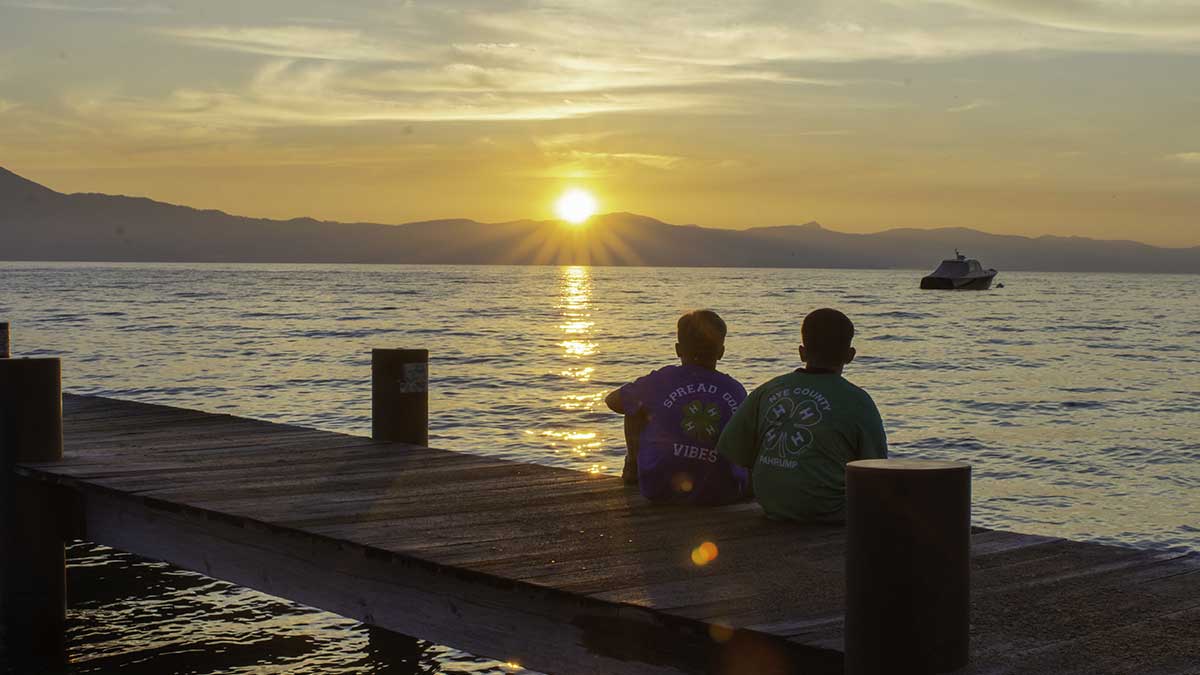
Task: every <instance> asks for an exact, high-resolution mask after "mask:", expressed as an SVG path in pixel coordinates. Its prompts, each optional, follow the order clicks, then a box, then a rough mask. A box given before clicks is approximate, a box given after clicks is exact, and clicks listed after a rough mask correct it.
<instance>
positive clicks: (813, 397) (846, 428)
mask: <svg viewBox="0 0 1200 675" xmlns="http://www.w3.org/2000/svg"><path fill="white" fill-rule="evenodd" d="M718 449H719V451H720V453H721V454H722V455H723V456H725V457H728V458H729V459H730V460H732V461H733V462H734V463H735V464H739V465H741V466H749V467H753V480H754V492H755V496H756V497H757V498H758V501H759V503H760V504H762V507H763V510H764V511H766V512H767V514H768V515H770V516H773V517H777V518H787V519H791V520H816V519H822V518H830V517H832V518H836V517H837V516H838V514H840V513H841V512H842V511H843V509H844V505H845V499H846V481H845V471H846V468H845V467H846V463H847V462H851V461H854V460H857V459H876V458H878V459H882V458H885V457H887V439H886V437H885V435H884V430H883V421H882V419H880V416H879V410H878V409H877V408H876V407H875V402H874V401H873V400H872V399H871V397H870V396H869V395H868V394H867V393H866V392H865V391H863V390H862V389H860V388H859V387H857V386H855V385H854V384H851V383H850V382H849V381H848V380H846V379H845V378H844V377H842V376H841V375H840V374H838V373H836V372H832V371H829V370H821V369H813V370H808V369H803V368H802V369H799V370H796V371H794V372H791V373H788V374H786V375H781V376H779V377H776V378H775V379H773V380H771V381H769V382H767V383H766V384H764V385H762V386H760V387H758V388H757V389H755V390H754V391H753V392H752V393H751V394H750V396H749V397H748V398H747V399H746V402H745V403H744V404H743V405H742V407H741V409H740V411H739V412H738V414H737V415H735V416H734V418H733V419H732V420H731V421H730V423H729V424H728V425H727V426H726V427H725V431H724V432H723V433H722V435H721V440H720V444H719V446H718Z"/></svg>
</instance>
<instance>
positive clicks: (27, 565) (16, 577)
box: [0, 359, 66, 664]
mask: <svg viewBox="0 0 1200 675" xmlns="http://www.w3.org/2000/svg"><path fill="white" fill-rule="evenodd" d="M62 449H63V443H62V384H61V366H60V364H59V360H58V359H3V360H0V488H2V489H0V550H2V551H3V555H0V606H2V607H3V614H2V616H3V623H4V626H5V636H4V638H5V643H6V644H5V648H6V649H5V651H6V652H7V655H8V658H9V659H10V660H11V661H14V662H32V663H42V664H55V663H59V662H61V661H62V660H63V658H64V656H65V651H64V637H65V632H64V629H65V624H66V580H65V573H66V558H65V551H64V547H63V540H62V535H61V532H60V529H59V518H58V509H59V507H60V506H61V505H59V504H54V503H53V500H52V498H51V496H50V495H51V492H50V491H49V490H47V489H46V486H44V485H40V484H38V483H36V482H34V481H33V480H31V479H28V478H21V477H18V476H17V475H16V474H15V473H14V471H13V466H14V465H15V464H17V463H25V462H53V461H57V460H59V459H62Z"/></svg>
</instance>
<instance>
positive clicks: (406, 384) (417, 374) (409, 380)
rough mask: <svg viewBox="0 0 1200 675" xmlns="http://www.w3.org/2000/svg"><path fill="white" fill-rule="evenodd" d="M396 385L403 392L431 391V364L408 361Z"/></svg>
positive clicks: (418, 392)
mask: <svg viewBox="0 0 1200 675" xmlns="http://www.w3.org/2000/svg"><path fill="white" fill-rule="evenodd" d="M396 385H397V387H398V388H399V390H400V393H402V394H420V393H422V392H426V391H429V364H428V363H406V364H404V367H403V369H402V370H401V371H400V378H399V379H397V380H396Z"/></svg>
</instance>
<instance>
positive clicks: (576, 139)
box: [0, 0, 1200, 245]
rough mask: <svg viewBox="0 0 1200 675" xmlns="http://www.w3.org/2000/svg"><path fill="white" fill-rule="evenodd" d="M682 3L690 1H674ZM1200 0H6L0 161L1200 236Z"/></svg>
mask: <svg viewBox="0 0 1200 675" xmlns="http://www.w3.org/2000/svg"><path fill="white" fill-rule="evenodd" d="M685 5H686V6H685ZM1198 57H1200V2H1195V1H1194V0H1142V1H1139V2H1129V1H1127V0H1077V1H1074V2H1035V1H1032V0H936V1H933V0H931V1H921V0H873V1H867V0H826V1H822V2H783V1H782V0H756V1H749V2H744V3H741V2H739V3H730V2H707V1H706V2H690V3H676V2H656V1H649V2H632V1H614V2H586V1H584V0H555V1H549V0H531V1H530V2H522V3H494V2H484V1H483V0H476V1H460V0H442V1H439V2H421V1H420V0H413V1H411V2H403V3H398V2H385V1H384V0H378V1H375V2H371V1H366V2H354V3H332V2H325V1H322V0H260V1H256V2H252V3H248V2H244V1H242V0H237V1H234V0H211V1H208V2H200V1H199V0H197V1H195V2H192V1H182V0H175V1H166V0H103V1H99V0H98V1H97V2H91V1H86V2H85V0H0V165H3V166H5V167H6V168H9V169H11V170H13V171H16V172H17V173H20V174H22V175H25V176H27V177H29V178H31V179H34V180H38V181H40V182H43V183H45V184H47V185H49V186H50V187H52V188H55V189H59V190H63V191H101V192H115V193H124V194H136V195H145V196H149V197H152V198H156V199H162V200H165V201H172V202H178V203H185V204H189V205H194V206H198V207H204V208H219V209H223V210H226V211H230V212H234V213H238V214H243V215H252V216H269V217H293V216H314V217H318V218H325V219H335V220H348V221H362V220H367V221H376V222H406V221H413V220H422V219H429V218H443V217H469V218H474V219H477V220H484V221H501V220H512V219H519V218H552V217H555V216H556V213H555V211H554V205H555V202H556V199H557V198H558V197H559V196H560V195H561V194H562V193H563V192H564V191H565V190H567V189H569V188H570V187H572V186H574V185H578V184H581V183H583V184H587V185H589V186H594V187H595V189H596V190H597V191H598V192H599V193H600V194H602V195H603V197H604V203H603V209H604V210H606V211H631V212H636V213H643V214H646V215H650V216H654V217H657V218H660V219H663V220H666V221H669V222H675V223H696V224H700V225H706V226H715V227H739V228H740V227H749V226H756V225H778V224H786V223H799V222H805V221H808V220H819V221H821V222H822V223H824V224H825V225H826V226H828V227H831V228H833V229H839V230H845V231H876V230H881V229H886V228H890V227H943V226H966V227H976V228H980V229H986V230H990V231H995V232H1003V233H1019V234H1030V235H1040V234H1057V235H1073V234H1076V235H1085V236H1094V237H1102V238H1128V239H1139V240H1143V241H1149V242H1152V243H1157V244H1165V245H1198V244H1200V223H1198V222H1197V220H1198V219H1197V215H1196V214H1197V213H1200V93H1197V92H1198V89H1197V86H1196V81H1197V80H1196V74H1195V73H1196V62H1197V58H1198Z"/></svg>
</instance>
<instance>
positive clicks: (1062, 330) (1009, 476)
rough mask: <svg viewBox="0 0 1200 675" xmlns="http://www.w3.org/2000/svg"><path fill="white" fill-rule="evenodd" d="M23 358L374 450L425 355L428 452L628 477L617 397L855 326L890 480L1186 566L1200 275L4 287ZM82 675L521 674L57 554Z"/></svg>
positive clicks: (160, 277)
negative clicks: (710, 324) (645, 380)
mask: <svg viewBox="0 0 1200 675" xmlns="http://www.w3.org/2000/svg"><path fill="white" fill-rule="evenodd" d="M0 276H2V278H3V281H4V283H3V286H2V287H3V288H4V289H5V290H4V292H3V295H0V318H2V319H7V320H9V321H11V322H12V323H13V332H14V337H13V341H14V351H15V352H16V354H17V355H24V356H34V355H54V356H61V357H62V358H63V359H64V364H63V369H64V374H63V377H64V386H65V388H66V389H67V390H68V391H71V392H75V393H88V394H103V395H106V396H113V397H117V398H126V399H132V400H142V401H150V402H155V403H168V404H174V405H180V406H185V407H191V408H196V409H201V410H209V411H214V412H225V413H233V414H239V415H244V416H250V417H257V418H261V419H270V420H277V421H286V422H290V423H296V424H303V425H307V426H312V427H317V428H322V429H330V430H335V431H344V432H349V433H357V434H367V433H368V432H369V429H370V382H369V379H370V349H371V348H372V347H425V348H428V349H429V350H430V351H431V357H432V363H431V370H432V373H431V377H432V392H431V397H432V399H431V430H432V434H433V436H434V440H433V441H432V442H433V444H435V445H437V446H439V447H444V448H448V449H455V450H468V451H471V452H476V453H483V454H491V455H497V456H503V457H508V458H514V459H519V460H523V461H529V462H537V463H544V464H553V465H558V466H567V467H571V468H576V469H581V470H588V471H598V472H608V473H617V472H619V469H620V458H621V456H622V453H623V451H624V448H623V441H622V437H621V424H620V420H619V419H617V418H616V417H615V416H613V415H611V414H609V413H607V412H606V411H605V409H604V406H603V402H602V399H603V396H604V394H605V393H606V392H607V391H609V390H610V389H612V388H613V387H616V386H618V385H620V384H621V383H623V382H625V381H627V380H629V379H631V378H633V377H635V376H637V375H639V374H642V373H644V372H646V371H648V370H649V369H651V368H653V367H657V366H660V365H664V364H666V363H668V362H669V361H670V359H671V357H672V354H673V343H674V336H673V334H672V331H673V328H674V321H675V318H676V317H677V316H678V314H679V313H680V312H682V311H684V310H686V309H691V308H694V307H711V308H713V309H716V310H717V311H719V312H720V313H721V314H722V315H723V316H724V317H725V318H726V320H727V321H728V322H729V325H730V336H729V341H728V355H727V358H726V360H725V362H724V364H723V366H722V368H723V369H724V370H726V371H727V372H729V373H730V374H732V375H734V376H735V377H737V378H739V379H741V380H742V381H743V382H744V383H745V384H746V385H747V387H753V386H755V385H757V384H760V383H762V382H764V381H766V380H767V379H769V378H770V377H772V376H774V375H776V374H778V373H781V372H784V371H786V370H787V369H790V368H793V367H795V366H796V365H798V363H797V360H796V357H795V348H796V343H797V342H798V340H799V319H800V318H801V317H802V316H803V315H804V313H806V312H807V311H809V310H811V309H814V308H816V307H820V306H827V305H828V306H834V307H838V308H840V309H843V310H844V311H846V312H847V313H848V314H849V315H850V316H851V318H852V319H854V321H855V323H856V324H857V326H858V331H859V338H858V340H857V346H858V348H859V353H860V358H859V359H858V360H857V361H856V362H855V363H854V364H852V365H851V367H850V369H849V370H848V372H847V376H848V377H849V378H850V379H851V380H853V381H855V382H856V383H858V384H860V385H862V386H863V387H865V388H866V389H868V390H869V391H871V392H872V394H873V395H874V396H875V399H876V401H877V402H878V404H879V407H880V410H881V411H882V413H883V416H884V420H885V422H886V423H887V426H888V431H889V434H890V440H891V442H892V451H893V455H894V456H903V457H921V458H931V459H956V460H965V461H968V462H970V463H971V464H972V465H973V466H974V471H975V483H974V494H975V501H974V519H975V522H976V524H979V525H985V526H992V527H1001V528H1005V529H1011V530H1017V531H1022V532H1031V533H1039V534H1049V535H1057V536H1067V537H1072V538H1077V539H1087V540H1092V541H1101V542H1106V543H1118V544H1125V545H1134V546H1155V547H1178V548H1187V549H1192V550H1200V498H1198V497H1197V496H1196V495H1197V494H1198V493H1197V488H1200V427H1198V426H1197V423H1196V419H1197V417H1196V411H1197V410H1198V409H1200V276H1136V275H1103V274H1091V275H1081V274H1034V273H1008V274H1002V275H1001V280H1002V281H1003V282H1004V283H1005V284H1006V287H1005V288H1003V289H998V290H993V291H991V292H987V293H944V292H928V291H926V292H921V291H918V290H917V281H918V280H919V278H920V276H921V272H918V271H860V270H744V269H734V270H717V269H659V268H637V269H624V268H586V267H569V268H558V267H455V266H430V267H416V266H395V267H392V266H344V265H343V266H335V265H325V266H322V265H98V264H97V265H90V264H36V263H0ZM70 581H71V593H72V604H73V608H72V611H71V632H70V645H71V646H70V649H71V657H72V660H73V662H74V664H73V666H72V668H71V672H74V673H104V674H107V673H118V672H119V673H135V674H136V673H147V674H149V673H154V674H160V673H161V674H164V675H167V674H171V673H296V674H301V673H303V674H309V673H314V674H315V673H388V674H396V675H408V674H412V673H506V672H521V671H520V669H519V668H518V667H516V666H513V665H511V664H506V663H504V662H500V661H495V660H491V659H480V658H474V657H472V656H470V655H468V654H465V653H463V652H459V651H456V650H454V649H451V648H449V647H443V646H438V645H432V644H429V643H425V642H422V641H419V640H415V639H411V638H406V637H403V636H395V635H391V634H384V633H381V632H375V633H372V632H369V631H368V630H367V629H366V628H364V627H362V626H360V625H358V624H356V623H355V622H353V621H347V620H345V619H341V618H338V617H335V616H332V615H329V614H326V613H322V612H317V611H315V610H310V609H307V608H304V607H300V606H297V605H294V604H291V603H287V602H283V601H280V600H277V599H274V598H270V597H268V596H264V595H262V594H259V593H256V592H253V591H249V590H247V589H243V588H239V587H236V586H231V585H229V584H225V583H223V582H218V581H213V580H211V579H207V578H204V577H201V576H198V575H195V574H192V573H189V572H184V571H181V570H178V569H175V568H172V567H170V566H167V565H163V564H160V563H153V562H148V561H139V560H136V559H134V558H132V557H130V556H126V555H124V554H119V553H116V552H113V551H110V550H106V549H104V548H102V547H97V546H94V545H91V544H79V545H76V546H75V547H73V548H72V550H71V566H70Z"/></svg>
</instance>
